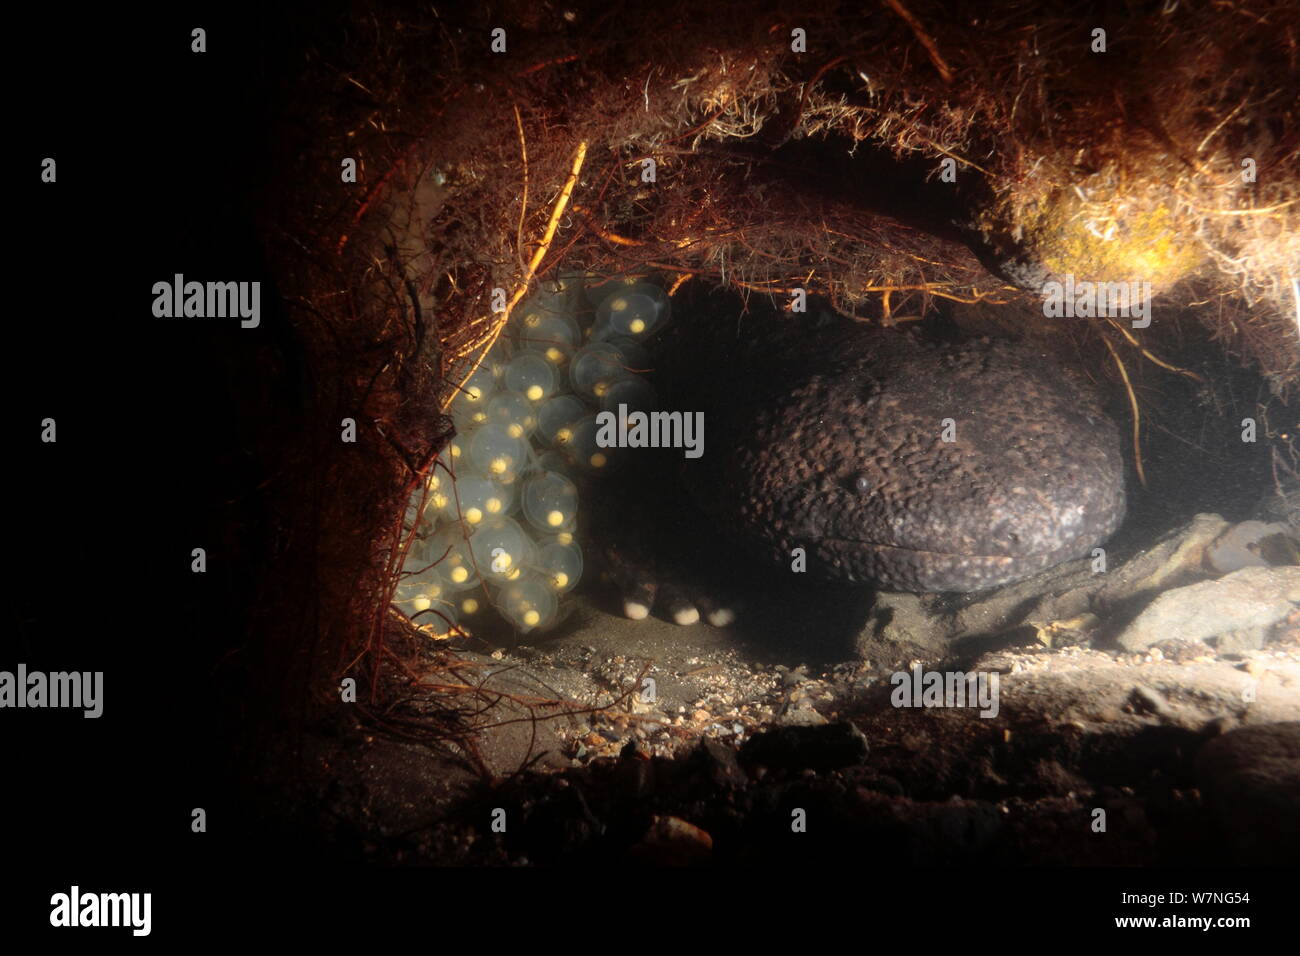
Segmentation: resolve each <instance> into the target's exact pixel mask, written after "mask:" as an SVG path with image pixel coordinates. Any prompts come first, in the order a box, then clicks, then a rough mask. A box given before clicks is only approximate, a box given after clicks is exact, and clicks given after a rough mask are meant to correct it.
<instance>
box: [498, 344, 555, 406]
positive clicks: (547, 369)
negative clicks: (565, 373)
mask: <svg viewBox="0 0 1300 956" xmlns="http://www.w3.org/2000/svg"><path fill="white" fill-rule="evenodd" d="M558 384H559V377H558V376H557V375H556V373H555V366H554V365H552V364H551V363H550V362H548V361H547V360H546V359H544V358H542V356H540V355H538V354H537V353H536V352H520V353H519V354H518V355H516V356H515V357H514V358H513V359H511V360H510V364H509V365H507V366H506V377H505V386H506V388H508V389H510V391H512V392H520V393H521V394H522V395H523V396H524V398H526V399H528V400H529V401H530V402H542V401H545V400H546V399H547V398H550V397H551V395H553V394H554V393H555V389H556V386H557V385H558Z"/></svg>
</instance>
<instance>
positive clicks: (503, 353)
mask: <svg viewBox="0 0 1300 956" xmlns="http://www.w3.org/2000/svg"><path fill="white" fill-rule="evenodd" d="M514 357H515V349H514V347H513V346H512V345H511V344H510V341H509V339H507V338H506V337H505V335H500V336H498V337H497V340H496V344H495V345H493V346H492V351H490V352H488V355H487V358H485V359H484V360H483V364H484V365H485V366H486V367H487V368H489V369H491V370H492V381H493V382H495V383H496V386H497V388H501V387H502V383H503V382H504V381H505V377H506V368H507V367H508V366H509V365H510V360H511V359H513V358H514Z"/></svg>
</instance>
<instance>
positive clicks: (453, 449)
mask: <svg viewBox="0 0 1300 956" xmlns="http://www.w3.org/2000/svg"><path fill="white" fill-rule="evenodd" d="M468 438H469V436H468V435H467V434H466V433H464V432H460V433H458V434H457V435H456V437H455V438H453V439H452V440H451V441H449V442H448V443H447V447H446V448H444V449H443V450H442V452H441V453H440V454H439V455H438V457H437V458H435V459H434V462H433V467H432V468H431V469H430V470H429V477H430V479H433V478H438V480H439V481H440V482H443V481H446V482H450V481H452V480H454V478H455V476H456V474H457V473H458V472H459V471H460V465H461V462H462V461H463V460H464V458H465V449H466V448H467V447H468V445H467V444H466V442H467V441H468ZM444 488H445V486H444Z"/></svg>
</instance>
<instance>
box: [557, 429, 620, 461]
mask: <svg viewBox="0 0 1300 956" xmlns="http://www.w3.org/2000/svg"><path fill="white" fill-rule="evenodd" d="M599 431H600V426H598V425H597V424H596V416H595V415H588V416H587V417H586V418H584V419H582V420H581V421H579V422H577V423H576V424H575V425H574V426H573V437H572V438H571V439H569V442H568V444H567V445H566V446H565V450H566V451H567V452H568V455H569V458H570V459H571V460H572V461H573V462H574V464H576V465H577V466H578V467H579V468H580V469H582V470H583V471H587V472H603V471H607V470H608V469H609V466H610V464H611V463H612V462H613V460H614V455H615V453H616V452H617V451H618V449H617V448H602V447H600V445H599V444H597V442H596V436H597V434H598V433H599Z"/></svg>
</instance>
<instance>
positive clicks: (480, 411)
mask: <svg viewBox="0 0 1300 956" xmlns="http://www.w3.org/2000/svg"><path fill="white" fill-rule="evenodd" d="M451 420H452V423H453V424H454V425H455V426H456V431H457V432H460V433H461V434H464V433H465V432H469V431H472V430H473V429H475V428H477V427H478V426H479V425H485V424H487V421H488V410H487V406H486V405H485V404H484V403H483V402H474V403H468V402H454V403H452V406H451Z"/></svg>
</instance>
